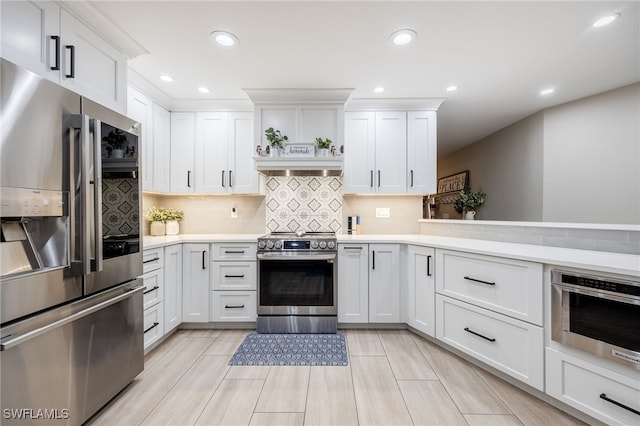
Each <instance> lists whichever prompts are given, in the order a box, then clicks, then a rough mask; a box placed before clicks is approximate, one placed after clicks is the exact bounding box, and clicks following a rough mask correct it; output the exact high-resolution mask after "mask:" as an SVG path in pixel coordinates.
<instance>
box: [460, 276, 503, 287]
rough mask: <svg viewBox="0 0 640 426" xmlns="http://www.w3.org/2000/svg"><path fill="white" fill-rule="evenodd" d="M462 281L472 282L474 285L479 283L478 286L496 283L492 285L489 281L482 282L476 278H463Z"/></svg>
mask: <svg viewBox="0 0 640 426" xmlns="http://www.w3.org/2000/svg"><path fill="white" fill-rule="evenodd" d="M464 279H465V280H468V281H473V282H476V283H480V284H486V285H496V283H493V282H490V281H482V280H479V279H477V278H471V277H464Z"/></svg>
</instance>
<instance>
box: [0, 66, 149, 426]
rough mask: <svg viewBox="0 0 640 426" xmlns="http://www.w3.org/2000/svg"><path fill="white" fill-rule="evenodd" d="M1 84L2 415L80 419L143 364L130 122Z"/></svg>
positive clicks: (4, 69) (7, 80)
mask: <svg viewBox="0 0 640 426" xmlns="http://www.w3.org/2000/svg"><path fill="white" fill-rule="evenodd" d="M0 80H1V87H0V96H1V102H2V104H1V106H2V109H1V110H0V114H1V115H0V132H1V144H2V145H1V151H0V162H1V163H0V166H1V168H0V185H1V188H0V217H1V222H2V223H1V225H2V226H1V241H0V268H1V276H0V322H1V324H0V368H1V381H2V386H1V394H0V405H1V407H0V408H1V410H0V415H1V416H2V418H1V419H0V423H2V424H3V425H4V424H7V425H10V424H34V423H35V424H52V425H55V424H69V425H79V424H82V423H83V422H85V421H86V420H87V419H88V418H90V417H91V416H92V415H93V414H94V413H95V412H96V411H98V410H99V409H100V408H101V407H102V406H103V405H104V404H106V403H107V402H108V401H109V400H110V399H111V398H113V397H114V396H115V395H116V394H117V393H118V392H119V391H121V390H122V389H123V388H124V387H125V386H127V384H129V383H130V382H131V381H132V380H133V379H134V378H135V376H137V375H138V374H139V373H140V372H141V371H142V369H143V362H144V351H143V319H142V292H143V285H142V279H140V278H138V277H139V276H140V275H142V252H141V250H142V247H141V244H140V213H141V202H140V195H141V181H140V179H139V145H138V133H139V129H138V124H137V123H135V122H134V121H132V120H130V119H128V118H126V117H124V116H122V115H120V114H117V113H115V112H113V111H110V110H108V109H106V108H104V107H102V106H100V105H99V104H96V103H94V102H91V101H90V100H89V99H86V98H83V97H81V96H80V95H78V94H76V93H74V92H71V91H69V90H67V89H65V88H62V87H61V86H59V85H57V84H55V83H52V82H50V81H48V80H46V79H43V78H41V77H39V76H38V75H36V74H33V73H31V72H29V71H26V70H24V69H21V68H19V67H17V66H15V65H14V64H12V63H10V62H8V61H5V60H4V59H3V60H2V63H1V68H0Z"/></svg>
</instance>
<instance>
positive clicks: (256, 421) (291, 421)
mask: <svg viewBox="0 0 640 426" xmlns="http://www.w3.org/2000/svg"><path fill="white" fill-rule="evenodd" d="M249 425H250V426H303V425H304V413H254V414H253V417H251V423H249Z"/></svg>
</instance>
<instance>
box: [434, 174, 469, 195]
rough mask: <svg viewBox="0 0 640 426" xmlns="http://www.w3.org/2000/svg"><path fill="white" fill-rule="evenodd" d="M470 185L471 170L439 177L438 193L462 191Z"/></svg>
mask: <svg viewBox="0 0 640 426" xmlns="http://www.w3.org/2000/svg"><path fill="white" fill-rule="evenodd" d="M468 185H469V170H465V171H464V172H460V173H456V174H455V175H451V176H447V177H443V178H440V179H438V194H441V193H444V192H455V191H462V190H463V189H465V188H466V187H467V186H468Z"/></svg>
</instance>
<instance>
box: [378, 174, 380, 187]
mask: <svg viewBox="0 0 640 426" xmlns="http://www.w3.org/2000/svg"><path fill="white" fill-rule="evenodd" d="M378 188H380V170H378Z"/></svg>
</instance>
